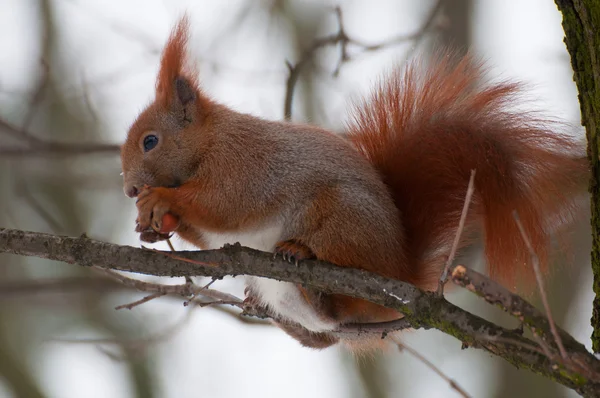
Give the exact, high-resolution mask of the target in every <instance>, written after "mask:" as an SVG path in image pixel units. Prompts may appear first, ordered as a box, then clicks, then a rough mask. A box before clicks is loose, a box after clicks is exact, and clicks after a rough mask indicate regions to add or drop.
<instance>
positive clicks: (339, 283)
mask: <svg viewBox="0 0 600 398" xmlns="http://www.w3.org/2000/svg"><path fill="white" fill-rule="evenodd" d="M0 252H5V253H12V254H19V255H27V256H37V257H42V258H48V259H53V260H58V261H63V262H67V263H72V264H73V263H77V264H80V265H83V266H96V267H101V268H106V269H111V270H120V271H128V272H137V273H142V274H147V275H155V276H171V277H173V276H175V277H184V276H207V277H212V278H217V279H218V278H223V277H225V276H239V275H253V276H261V277H267V278H273V279H277V280H281V281H287V282H293V283H302V284H304V285H307V286H311V287H314V288H316V289H318V290H320V291H323V292H325V293H335V294H343V295H348V296H351V297H357V298H362V299H365V300H369V301H371V302H373V303H376V304H379V305H383V306H386V307H389V308H393V309H395V310H397V311H399V312H401V313H402V314H404V315H405V320H404V327H405V326H406V324H407V322H408V323H409V324H410V325H411V326H412V327H413V328H416V329H419V328H426V329H429V328H435V329H438V330H440V331H442V332H444V333H446V334H449V335H451V336H454V337H456V338H457V339H459V340H460V341H462V342H463V346H465V347H474V348H480V349H484V350H486V351H488V352H490V353H492V354H494V355H497V356H500V357H502V358H504V359H506V360H508V361H509V362H510V363H512V364H513V365H515V366H517V367H522V368H526V369H529V370H531V371H533V372H535V373H538V374H541V375H544V376H546V377H549V378H551V379H553V380H555V381H557V382H558V383H561V384H563V385H565V386H567V387H569V388H572V389H574V390H576V391H577V392H579V393H580V394H582V395H583V396H590V397H591V396H596V394H597V391H598V390H599V389H600V361H599V360H598V359H596V358H595V357H594V356H593V355H591V354H590V353H589V352H588V351H587V350H586V349H585V347H584V346H583V345H582V344H580V343H578V342H577V341H576V340H575V339H574V338H573V337H571V336H570V335H569V334H568V333H567V332H565V331H563V330H561V329H557V330H558V332H559V333H560V335H561V338H562V341H563V344H564V347H565V349H566V350H567V353H568V356H569V358H570V361H568V362H566V361H564V362H561V361H560V359H561V357H560V355H557V356H555V357H552V358H548V357H546V355H544V354H543V353H542V354H540V353H539V352H537V351H532V350H527V349H523V346H524V345H528V344H529V345H531V344H532V341H531V340H529V339H526V338H525V337H523V336H522V335H521V334H520V333H517V332H515V331H513V330H508V329H505V328H502V327H500V326H497V325H495V324H493V323H491V322H488V321H486V320H484V319H482V318H480V317H478V316H476V315H474V314H471V313H469V312H467V311H465V310H463V309H461V308H459V307H457V306H455V305H453V304H451V303H449V302H448V301H446V300H445V299H444V298H443V297H439V296H438V295H436V294H435V293H431V292H424V291H421V290H419V289H417V288H415V287H414V286H412V285H410V284H407V283H404V282H401V281H397V280H391V279H387V278H383V277H381V276H379V275H376V274H371V273H368V272H365V271H360V270H356V269H349V268H345V267H337V266H333V265H331V264H327V263H324V262H320V261H314V260H305V261H303V262H301V263H300V264H299V265H298V267H290V265H289V263H287V262H285V261H284V260H280V259H273V255H272V253H264V252H260V251H257V250H252V249H249V248H243V247H241V246H240V245H228V246H226V247H224V248H223V249H220V250H205V251H195V252H177V256H174V255H173V254H170V253H169V252H157V251H151V250H145V249H137V248H133V247H128V246H118V245H114V244H110V243H105V242H100V241H96V240H92V239H89V238H87V237H85V236H82V237H80V238H70V237H61V236H55V235H49V234H41V233H33V232H24V231H17V230H10V229H0ZM174 257H176V258H174ZM207 264H209V265H207ZM215 264H216V265H217V266H215ZM451 271H452V279H453V281H455V280H456V281H457V282H458V283H459V284H463V283H466V281H467V279H465V277H466V276H469V279H468V280H469V283H466V284H465V285H464V286H466V287H467V288H468V289H470V290H472V291H475V292H480V294H481V295H483V296H484V297H485V298H486V299H487V300H488V301H490V300H491V301H492V302H494V303H495V304H498V305H501V306H503V308H505V309H506V310H507V311H509V312H510V313H511V314H514V315H515V316H518V317H520V318H523V319H522V320H523V322H524V323H526V324H527V325H528V326H530V327H535V328H536V329H537V330H540V331H542V332H543V334H544V335H552V332H551V329H550V326H549V324H548V320H547V318H546V317H545V316H544V315H543V314H540V313H539V311H537V310H535V308H534V307H533V306H532V305H531V304H529V303H528V302H527V301H525V300H524V299H522V298H520V297H519V296H517V295H514V294H509V293H508V292H507V291H506V290H505V289H503V288H502V287H501V286H499V285H498V284H497V283H495V282H493V281H492V280H490V279H487V278H486V277H485V276H483V275H481V274H478V273H476V272H475V271H472V270H468V269H466V268H465V267H462V266H457V267H455V269H453V270H451ZM473 280H475V281H478V282H479V284H477V285H476V284H475V283H473ZM482 282H484V283H482ZM183 286H189V284H187V283H186V284H185V285H183ZM164 288H165V289H167V288H168V287H167V286H164ZM161 289H162V288H161ZM490 297H495V299H492V298H490ZM226 301H229V300H226ZM481 336H486V337H485V338H482V337H481ZM506 341H510V342H511V343H507V342H506Z"/></svg>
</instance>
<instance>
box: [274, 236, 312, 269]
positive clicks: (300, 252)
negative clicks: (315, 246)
mask: <svg viewBox="0 0 600 398" xmlns="http://www.w3.org/2000/svg"><path fill="white" fill-rule="evenodd" d="M278 254H280V255H281V256H282V257H283V259H284V260H285V261H288V262H290V263H295V264H296V265H298V261H302V260H307V259H312V258H315V254H314V253H313V252H312V250H310V249H309V248H308V247H307V246H305V245H303V244H302V243H300V242H298V241H297V240H295V239H289V240H285V241H282V242H279V243H277V245H276V246H275V253H274V254H273V258H276V257H277V255H278Z"/></svg>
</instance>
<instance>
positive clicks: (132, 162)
mask: <svg viewBox="0 0 600 398" xmlns="http://www.w3.org/2000/svg"><path fill="white" fill-rule="evenodd" d="M187 38H188V21H187V17H185V16H184V17H183V18H182V19H181V20H180V22H179V23H178V24H177V26H176V27H175V29H174V30H173V32H172V33H171V36H170V38H169V41H168V42H167V45H166V46H165V49H164V50H163V54H162V60H161V65H160V71H159V73H158V77H157V81H156V97H155V99H154V102H152V103H151V104H150V105H148V106H147V107H146V109H145V110H144V111H143V112H142V113H141V114H140V115H139V116H138V117H137V119H136V120H135V122H134V123H133V125H132V126H131V127H130V129H129V132H128V133H127V139H126V140H125V143H124V144H123V146H122V147H121V164H122V166H121V167H122V169H123V185H124V186H123V190H124V192H125V194H126V195H127V196H129V197H134V196H136V195H137V194H138V192H139V191H140V190H141V188H142V187H143V186H144V185H150V186H154V187H157V186H162V187H175V186H178V185H181V184H183V183H184V182H186V181H187V180H188V179H190V178H192V177H193V176H194V175H195V174H196V172H197V171H198V168H199V166H200V163H201V161H202V156H203V153H204V151H205V150H206V149H207V146H208V143H209V141H210V139H209V137H208V134H202V131H203V130H205V129H204V126H206V124H207V123H209V122H210V120H209V119H210V113H211V112H210V111H211V109H212V108H214V104H213V103H212V102H211V101H210V100H209V99H208V98H207V97H206V96H204V95H203V94H202V92H201V90H200V88H199V87H198V84H197V80H196V77H195V76H196V74H195V73H194V70H193V69H192V68H190V66H189V65H188V63H187V60H186V43H187Z"/></svg>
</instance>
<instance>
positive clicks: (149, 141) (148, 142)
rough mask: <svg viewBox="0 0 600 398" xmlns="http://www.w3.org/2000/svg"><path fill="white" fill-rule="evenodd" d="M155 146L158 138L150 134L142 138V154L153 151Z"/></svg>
mask: <svg viewBox="0 0 600 398" xmlns="http://www.w3.org/2000/svg"><path fill="white" fill-rule="evenodd" d="M156 144H158V137H157V136H155V135H152V134H151V135H147V136H146V137H145V138H144V152H148V151H149V150H151V149H154V147H155V146H156Z"/></svg>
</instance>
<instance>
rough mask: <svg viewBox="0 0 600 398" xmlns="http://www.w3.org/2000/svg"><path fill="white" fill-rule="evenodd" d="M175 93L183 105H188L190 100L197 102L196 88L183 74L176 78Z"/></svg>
mask: <svg viewBox="0 0 600 398" xmlns="http://www.w3.org/2000/svg"><path fill="white" fill-rule="evenodd" d="M175 94H176V96H177V101H178V102H179V103H180V104H181V105H182V106H186V105H187V104H189V103H190V102H195V101H196V97H197V94H196V88H195V87H194V86H193V84H192V83H190V82H189V81H188V80H187V79H186V78H185V77H182V76H178V77H177V78H176V79H175Z"/></svg>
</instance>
